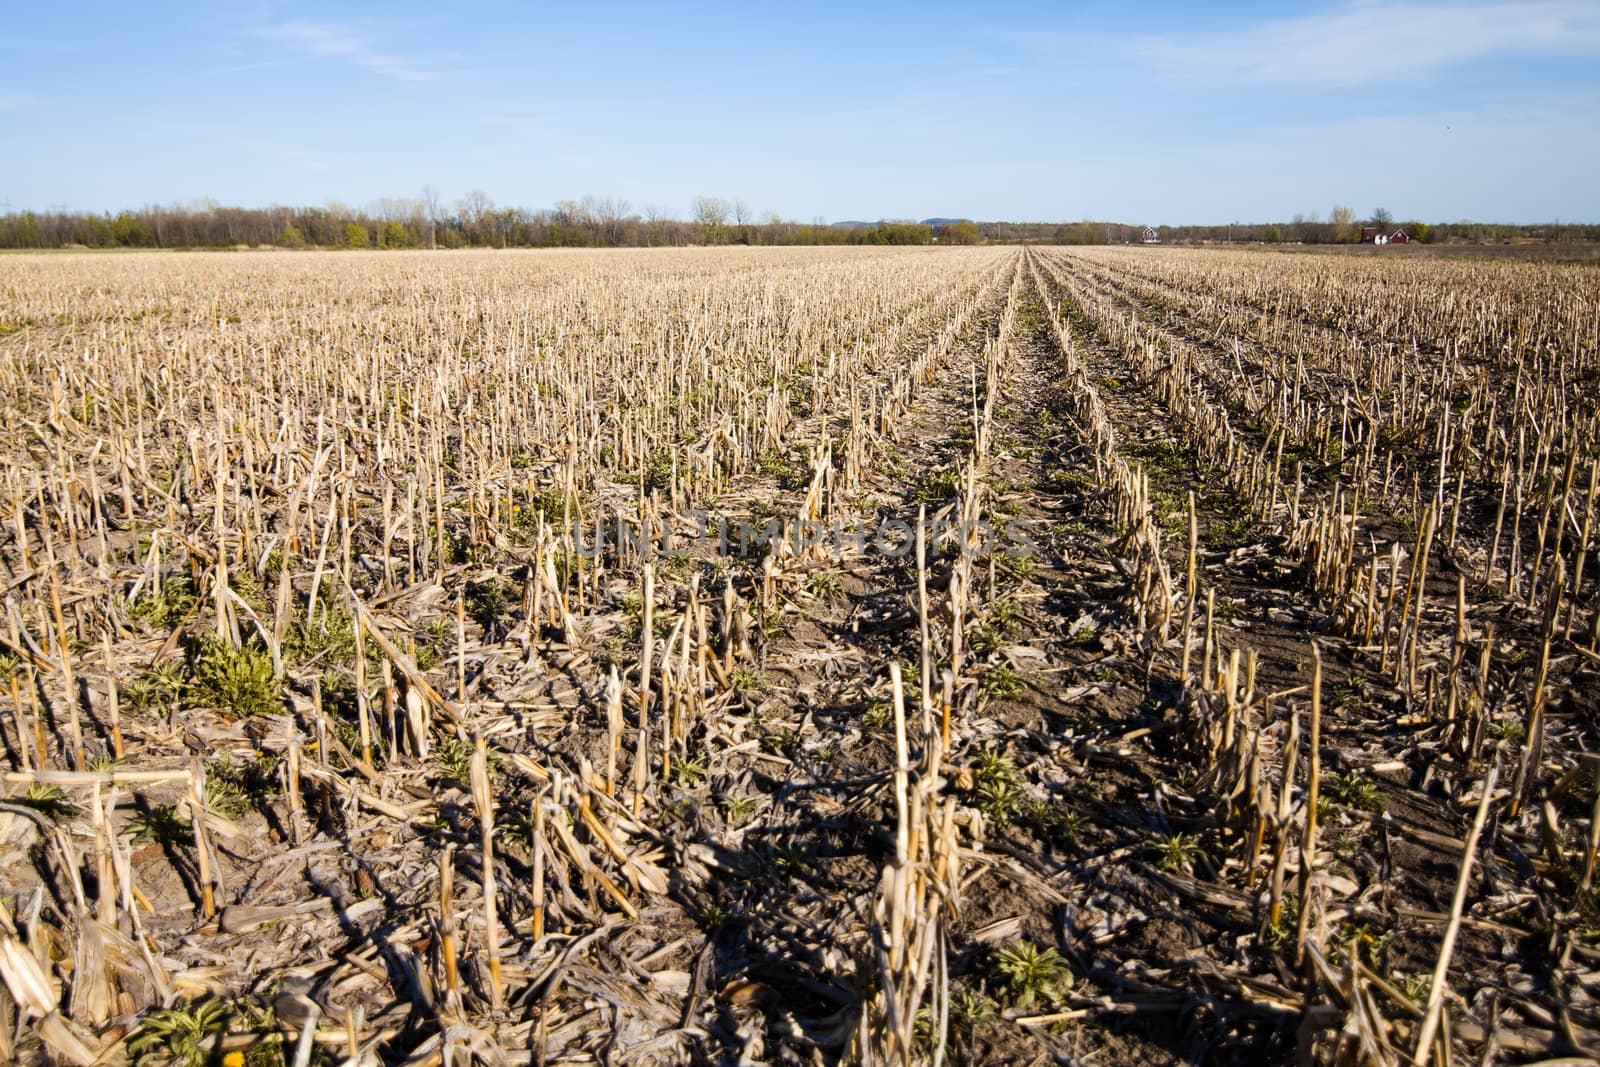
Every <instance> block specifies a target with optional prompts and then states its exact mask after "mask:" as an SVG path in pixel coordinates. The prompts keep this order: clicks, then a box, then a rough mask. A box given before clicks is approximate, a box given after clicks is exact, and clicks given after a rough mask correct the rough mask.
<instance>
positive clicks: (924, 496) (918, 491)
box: [911, 470, 961, 504]
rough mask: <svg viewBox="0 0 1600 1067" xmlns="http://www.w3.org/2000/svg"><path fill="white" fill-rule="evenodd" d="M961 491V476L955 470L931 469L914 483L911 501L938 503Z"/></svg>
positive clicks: (916, 502)
mask: <svg viewBox="0 0 1600 1067" xmlns="http://www.w3.org/2000/svg"><path fill="white" fill-rule="evenodd" d="M960 491H961V476H960V475H959V474H957V473H956V472H955V471H953V470H939V471H930V472H929V473H927V474H924V475H923V476H922V477H921V478H918V479H917V480H916V481H915V482H913V483H912V486H911V501H912V503H915V504H938V503H942V502H943V501H946V500H949V499H950V498H951V497H953V496H955V495H956V494H957V493H959V492H960Z"/></svg>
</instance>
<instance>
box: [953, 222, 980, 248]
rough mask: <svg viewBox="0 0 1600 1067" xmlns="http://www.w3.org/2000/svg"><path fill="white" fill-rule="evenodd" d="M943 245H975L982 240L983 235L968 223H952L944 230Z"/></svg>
mask: <svg viewBox="0 0 1600 1067" xmlns="http://www.w3.org/2000/svg"><path fill="white" fill-rule="evenodd" d="M944 239H945V243H947V244H953V245H975V244H977V243H978V242H979V241H981V240H983V234H981V233H979V232H978V228H977V227H976V226H974V225H973V224H972V223H970V222H965V221H963V222H957V223H952V224H951V225H949V226H946V227H945V228H944Z"/></svg>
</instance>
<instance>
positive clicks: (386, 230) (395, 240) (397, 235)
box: [378, 220, 411, 248]
mask: <svg viewBox="0 0 1600 1067" xmlns="http://www.w3.org/2000/svg"><path fill="white" fill-rule="evenodd" d="M410 246H411V231H410V230H408V229H406V225H405V223H403V222H400V221H398V220H390V221H389V222H386V223H384V224H383V229H382V230H380V231H378V247H379V248H409V247H410Z"/></svg>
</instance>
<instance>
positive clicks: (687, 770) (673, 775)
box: [668, 756, 706, 789]
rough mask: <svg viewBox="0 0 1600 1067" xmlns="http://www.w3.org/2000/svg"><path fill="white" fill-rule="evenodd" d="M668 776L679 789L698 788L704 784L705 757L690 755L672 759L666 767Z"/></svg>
mask: <svg viewBox="0 0 1600 1067" xmlns="http://www.w3.org/2000/svg"><path fill="white" fill-rule="evenodd" d="M668 778H669V779H671V781H672V784H673V785H675V786H677V787H678V788H679V789H699V788H700V787H701V786H703V785H705V784H706V758H705V757H704V756H691V757H689V758H688V759H680V760H674V761H673V763H672V765H671V767H670V768H669V769H668Z"/></svg>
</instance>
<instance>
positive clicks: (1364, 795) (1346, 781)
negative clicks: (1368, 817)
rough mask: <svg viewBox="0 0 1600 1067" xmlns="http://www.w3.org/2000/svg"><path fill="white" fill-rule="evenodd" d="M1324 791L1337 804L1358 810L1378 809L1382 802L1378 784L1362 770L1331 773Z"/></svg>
mask: <svg viewBox="0 0 1600 1067" xmlns="http://www.w3.org/2000/svg"><path fill="white" fill-rule="evenodd" d="M1322 789H1323V792H1324V793H1326V795H1327V797H1328V799H1329V800H1331V801H1333V802H1334V803H1335V804H1342V805H1344V806H1345V807H1347V808H1355V809H1356V810H1358V811H1377V810H1378V807H1379V805H1380V804H1381V803H1382V794H1380V793H1379V791H1378V784H1377V783H1376V782H1374V781H1373V780H1372V779H1371V778H1368V777H1367V776H1366V775H1364V774H1362V773H1361V772H1360V771H1350V772H1348V773H1346V774H1330V775H1328V779H1327V781H1326V782H1324V783H1323V785H1322Z"/></svg>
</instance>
